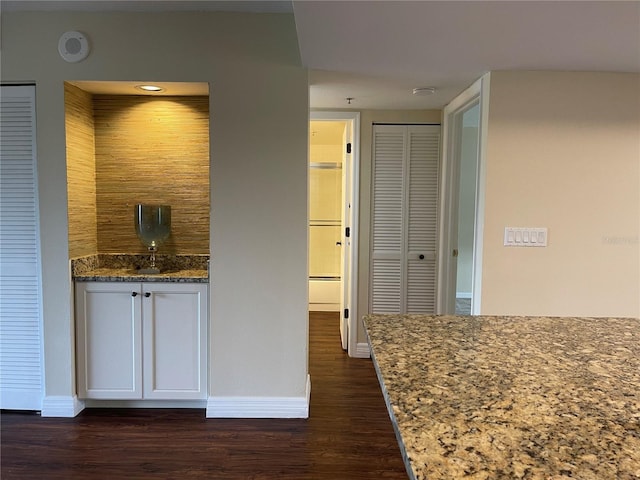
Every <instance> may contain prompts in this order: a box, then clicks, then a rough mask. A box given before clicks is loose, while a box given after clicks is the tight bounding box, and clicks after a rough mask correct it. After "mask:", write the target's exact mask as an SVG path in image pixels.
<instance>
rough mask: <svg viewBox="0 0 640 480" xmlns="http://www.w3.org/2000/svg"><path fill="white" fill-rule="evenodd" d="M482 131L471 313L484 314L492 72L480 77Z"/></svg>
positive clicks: (480, 134) (480, 135) (479, 150)
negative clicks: (483, 281)
mask: <svg viewBox="0 0 640 480" xmlns="http://www.w3.org/2000/svg"><path fill="white" fill-rule="evenodd" d="M480 80H481V81H482V85H481V87H480V132H479V137H480V138H479V141H480V142H479V143H480V144H479V146H478V184H477V195H476V225H475V240H474V252H473V262H474V264H473V300H472V305H471V313H472V314H473V315H481V314H482V255H483V251H484V218H485V214H484V205H485V191H486V178H487V137H488V133H489V128H488V126H489V95H490V93H489V92H490V91H491V73H486V74H485V75H483V76H482V78H481V79H480Z"/></svg>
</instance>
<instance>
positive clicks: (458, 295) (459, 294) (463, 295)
mask: <svg viewBox="0 0 640 480" xmlns="http://www.w3.org/2000/svg"><path fill="white" fill-rule="evenodd" d="M456 298H473V295H472V294H471V292H456Z"/></svg>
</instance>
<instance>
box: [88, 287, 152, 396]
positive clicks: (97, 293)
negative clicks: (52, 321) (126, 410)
mask: <svg viewBox="0 0 640 480" xmlns="http://www.w3.org/2000/svg"><path fill="white" fill-rule="evenodd" d="M140 302H141V300H140V284H138V283H135V284H132V283H106V282H104V283H103V282H78V283H76V328H77V330H76V332H77V339H76V342H77V362H76V363H77V370H78V371H77V375H78V397H80V398H98V399H140V398H142V363H141V361H142V358H141V351H142V348H141V346H142V343H141V342H142V337H141V334H142V322H141V315H140Z"/></svg>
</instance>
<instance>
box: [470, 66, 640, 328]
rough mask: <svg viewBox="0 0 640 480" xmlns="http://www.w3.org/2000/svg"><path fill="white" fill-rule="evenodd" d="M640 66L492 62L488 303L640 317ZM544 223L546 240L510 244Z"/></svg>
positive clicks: (521, 309)
mask: <svg viewBox="0 0 640 480" xmlns="http://www.w3.org/2000/svg"><path fill="white" fill-rule="evenodd" d="M639 92H640V76H638V75H632V74H608V73H579V72H492V73H491V90H490V107H489V125H488V131H487V133H488V137H487V145H486V155H487V165H486V175H487V176H486V205H485V208H486V214H485V222H484V258H483V277H482V313H484V314H518V315H520V314H521V315H589V316H632V317H638V316H640V243H639V232H640V141H639V138H640V93H639ZM506 226H515V227H547V228H548V229H549V237H548V241H549V245H548V247H546V248H514V247H504V246H503V234H504V227H506Z"/></svg>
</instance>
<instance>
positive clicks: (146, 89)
mask: <svg viewBox="0 0 640 480" xmlns="http://www.w3.org/2000/svg"><path fill="white" fill-rule="evenodd" d="M136 88H137V89H138V90H142V91H144V92H154V93H155V92H163V91H164V88H162V87H158V86H157V85H136Z"/></svg>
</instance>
